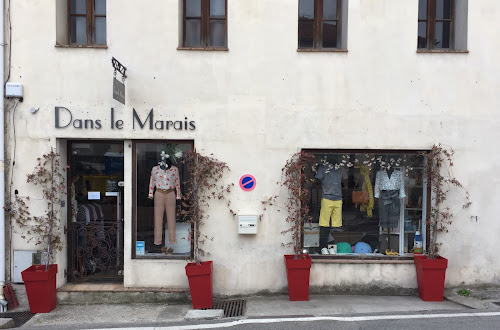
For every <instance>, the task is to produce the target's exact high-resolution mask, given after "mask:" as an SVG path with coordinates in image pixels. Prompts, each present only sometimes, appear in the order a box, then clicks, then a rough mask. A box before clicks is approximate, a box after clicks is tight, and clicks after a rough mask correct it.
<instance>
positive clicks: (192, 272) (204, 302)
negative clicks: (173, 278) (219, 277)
mask: <svg viewBox="0 0 500 330" xmlns="http://www.w3.org/2000/svg"><path fill="white" fill-rule="evenodd" d="M212 270H213V265H212V262H211V261H203V262H201V263H200V264H199V265H198V264H196V263H195V262H190V263H188V264H187V265H186V275H187V277H188V281H189V291H190V292H191V300H192V302H193V308H194V309H200V308H211V307H212V304H213V297H212Z"/></svg>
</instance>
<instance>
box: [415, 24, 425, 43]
mask: <svg viewBox="0 0 500 330" xmlns="http://www.w3.org/2000/svg"><path fill="white" fill-rule="evenodd" d="M417 44H418V46H417V47H418V48H427V22H418V42H417Z"/></svg>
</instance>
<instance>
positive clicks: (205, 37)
mask: <svg viewBox="0 0 500 330" xmlns="http://www.w3.org/2000/svg"><path fill="white" fill-rule="evenodd" d="M210 1H211V0H200V2H201V11H200V16H199V20H200V24H201V36H200V37H201V45H199V46H186V20H187V19H189V18H190V17H188V16H186V15H187V10H186V6H187V0H182V42H181V46H180V47H178V49H181V50H182V49H188V50H189V49H192V50H227V49H228V31H227V17H228V13H227V7H228V6H227V0H224V6H225V10H224V17H214V18H211V17H210ZM192 18H198V17H192ZM214 20H216V21H224V32H225V35H224V36H225V45H224V46H212V45H210V22H211V21H214Z"/></svg>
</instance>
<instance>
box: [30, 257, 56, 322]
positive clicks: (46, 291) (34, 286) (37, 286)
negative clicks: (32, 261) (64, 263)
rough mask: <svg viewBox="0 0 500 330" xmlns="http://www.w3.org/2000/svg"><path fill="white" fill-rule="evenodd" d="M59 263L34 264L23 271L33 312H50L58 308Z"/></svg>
mask: <svg viewBox="0 0 500 330" xmlns="http://www.w3.org/2000/svg"><path fill="white" fill-rule="evenodd" d="M56 274H57V265H56V264H54V265H49V269H48V270H47V271H45V265H33V266H31V267H29V268H27V269H25V270H23V271H22V272H21V276H22V277H23V281H24V286H25V287H26V294H27V296H28V302H29V305H30V311H31V313H49V312H50V311H51V310H53V309H54V308H56V301H57V297H56V293H57V291H56Z"/></svg>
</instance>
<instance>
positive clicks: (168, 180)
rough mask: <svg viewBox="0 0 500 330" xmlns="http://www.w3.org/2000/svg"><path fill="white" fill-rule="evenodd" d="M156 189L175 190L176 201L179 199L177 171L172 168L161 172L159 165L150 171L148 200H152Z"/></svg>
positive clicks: (179, 189) (179, 187) (179, 190)
mask: <svg viewBox="0 0 500 330" xmlns="http://www.w3.org/2000/svg"><path fill="white" fill-rule="evenodd" d="M155 187H156V188H158V189H163V190H167V189H175V194H176V196H177V199H180V198H181V186H180V182H179V170H178V169H177V167H175V166H172V167H171V168H169V169H168V170H162V169H161V168H160V166H159V165H157V166H155V167H153V169H151V178H150V179H149V194H148V198H153V190H154V188H155Z"/></svg>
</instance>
